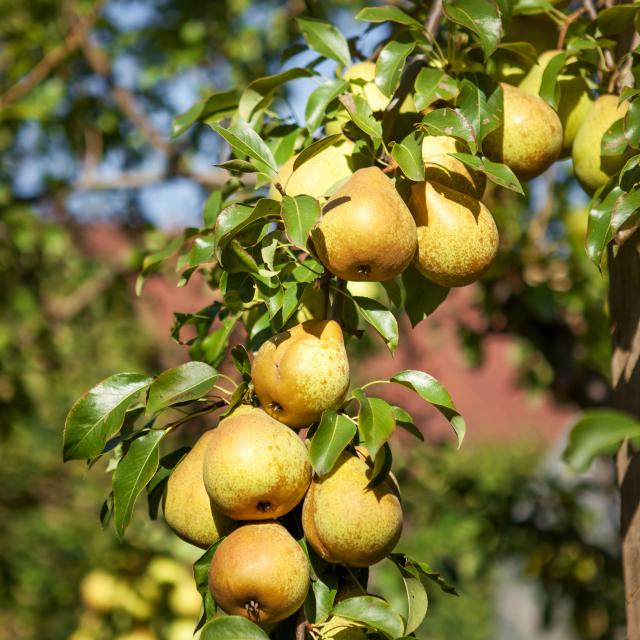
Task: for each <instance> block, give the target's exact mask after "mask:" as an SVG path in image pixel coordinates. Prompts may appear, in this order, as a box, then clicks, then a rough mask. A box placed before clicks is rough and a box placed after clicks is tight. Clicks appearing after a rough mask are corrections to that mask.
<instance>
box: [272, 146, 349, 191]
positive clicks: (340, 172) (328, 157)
mask: <svg viewBox="0 0 640 640" xmlns="http://www.w3.org/2000/svg"><path fill="white" fill-rule="evenodd" d="M352 152H353V142H351V141H350V140H346V139H344V140H342V141H338V143H337V144H335V145H332V146H330V147H326V148H325V149H323V150H322V151H320V152H319V153H317V154H316V155H315V156H313V157H312V158H310V159H309V160H307V161H306V162H304V163H303V164H301V165H300V166H299V167H298V168H297V169H296V170H295V171H294V170H293V164H294V162H295V161H296V158H297V157H298V156H297V155H296V156H293V157H292V158H289V160H287V161H286V162H285V163H284V164H283V165H282V166H281V167H280V170H279V171H278V174H277V175H276V177H275V178H274V180H273V184H272V186H271V189H270V191H269V197H270V198H273V199H274V200H281V199H282V195H281V193H280V191H279V190H278V189H277V188H276V187H275V185H276V184H280V186H281V187H282V188H283V189H284V191H285V193H286V194H287V195H288V196H299V195H302V194H306V195H309V196H312V197H314V198H320V197H322V196H325V195H327V194H329V193H330V191H331V189H332V187H334V186H335V185H337V184H339V183H340V182H342V181H344V180H345V179H346V178H348V177H349V176H350V175H351V174H352V172H353V170H352V168H351V154H352Z"/></svg>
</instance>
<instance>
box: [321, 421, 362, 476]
mask: <svg viewBox="0 0 640 640" xmlns="http://www.w3.org/2000/svg"><path fill="white" fill-rule="evenodd" d="M355 435H356V425H355V424H354V423H353V421H352V420H350V419H349V418H348V417H347V416H345V415H343V414H341V413H337V412H335V411H333V410H331V409H328V410H327V411H325V412H324V413H323V414H322V419H321V420H320V424H319V425H318V428H317V430H316V432H315V433H314V434H313V438H312V439H311V445H310V447H309V457H310V459H311V466H312V467H313V470H314V471H315V472H316V473H317V474H318V475H319V476H321V477H322V476H323V475H325V474H326V473H328V472H329V471H331V469H333V466H334V465H335V463H336V461H337V460H338V458H339V457H340V454H341V453H342V452H343V451H344V449H345V447H346V446H347V445H348V444H349V442H351V440H353V437H354V436H355Z"/></svg>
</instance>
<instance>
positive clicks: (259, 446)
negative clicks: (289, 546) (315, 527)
mask: <svg viewBox="0 0 640 640" xmlns="http://www.w3.org/2000/svg"><path fill="white" fill-rule="evenodd" d="M212 433H213V435H212V436H211V438H210V440H209V444H208V445H207V448H206V451H205V455H204V461H203V475H204V484H205V487H206V490H207V493H208V494H209V496H210V497H211V500H212V501H213V503H214V505H215V507H216V509H218V510H219V511H221V512H222V513H224V514H225V515H227V516H229V517H230V518H233V519H235V520H266V519H271V518H278V517H279V516H281V515H284V514H285V513H287V512H289V511H291V509H293V507H295V506H296V505H297V504H298V503H299V502H300V501H301V500H302V498H303V497H304V494H305V492H306V490H307V487H308V486H309V482H310V480H311V464H310V463H309V455H308V453H307V448H306V446H305V444H304V442H302V440H301V439H300V438H299V437H298V435H297V434H296V433H295V432H294V431H291V429H289V428H288V427H286V426H285V425H284V424H282V423H281V422H278V421H277V420H274V419H273V418H271V417H270V416H268V415H267V414H266V413H265V412H264V411H263V410H262V409H256V408H252V409H250V410H249V411H245V412H242V413H241V414H239V415H231V416H229V417H227V418H225V419H223V420H222V421H221V422H220V424H219V425H218V426H217V427H216V428H215V429H214V430H213V432H212Z"/></svg>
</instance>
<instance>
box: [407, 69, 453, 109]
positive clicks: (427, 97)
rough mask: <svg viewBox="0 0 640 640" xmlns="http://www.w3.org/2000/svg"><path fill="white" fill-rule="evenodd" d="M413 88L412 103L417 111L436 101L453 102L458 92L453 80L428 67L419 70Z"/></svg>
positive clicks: (443, 73) (438, 70)
mask: <svg viewBox="0 0 640 640" xmlns="http://www.w3.org/2000/svg"><path fill="white" fill-rule="evenodd" d="M414 86H415V96H414V102H415V105H416V109H417V110H418V111H422V109H425V108H426V107H428V106H429V105H431V104H433V103H434V102H437V101H438V100H453V99H454V98H456V97H457V96H458V94H459V92H460V89H459V88H458V83H457V81H456V80H455V79H454V78H452V77H451V76H450V75H448V74H446V73H445V72H444V71H441V70H440V69H431V68H428V67H425V68H423V69H420V73H418V76H417V77H416V81H415V85H414Z"/></svg>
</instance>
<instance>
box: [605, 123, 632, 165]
mask: <svg viewBox="0 0 640 640" xmlns="http://www.w3.org/2000/svg"><path fill="white" fill-rule="evenodd" d="M628 144H629V141H628V140H627V137H626V135H625V129H624V119H623V118H620V120H616V121H615V122H614V123H613V124H612V125H611V126H610V127H609V129H607V131H606V132H605V134H604V135H603V136H602V143H601V147H600V152H601V154H602V155H603V156H619V155H621V154H622V153H624V152H625V150H626V148H627V146H628Z"/></svg>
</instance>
